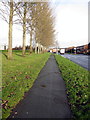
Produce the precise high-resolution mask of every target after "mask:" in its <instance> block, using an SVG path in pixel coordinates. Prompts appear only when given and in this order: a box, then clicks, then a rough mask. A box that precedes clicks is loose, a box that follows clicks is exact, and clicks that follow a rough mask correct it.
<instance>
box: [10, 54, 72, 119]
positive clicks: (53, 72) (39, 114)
mask: <svg viewBox="0 0 90 120" xmlns="http://www.w3.org/2000/svg"><path fill="white" fill-rule="evenodd" d="M71 116H72V113H71V111H70V108H69V105H68V101H67V95H66V88H65V84H64V81H63V79H62V78H61V75H60V72H59V69H58V66H57V63H56V61H55V58H54V56H50V58H49V60H48V61H47V63H46V65H45V66H44V68H43V69H42V70H41V72H40V74H39V76H38V78H37V80H36V81H35V82H34V85H33V87H32V88H31V89H30V90H29V92H28V93H27V95H26V96H25V98H24V99H23V100H21V101H20V103H19V104H18V105H17V106H16V108H15V109H14V110H13V112H12V113H11V115H10V116H9V118H71Z"/></svg>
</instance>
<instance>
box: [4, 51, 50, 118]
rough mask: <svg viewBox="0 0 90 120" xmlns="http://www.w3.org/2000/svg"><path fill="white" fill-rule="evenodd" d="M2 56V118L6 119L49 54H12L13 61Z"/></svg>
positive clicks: (28, 87)
mask: <svg viewBox="0 0 90 120" xmlns="http://www.w3.org/2000/svg"><path fill="white" fill-rule="evenodd" d="M5 54H6V53H5V52H4V54H3V55H2V63H3V67H2V71H3V72H2V78H3V80H2V116H3V118H7V117H8V116H9V115H10V112H11V110H12V109H13V108H14V107H15V105H16V104H17V103H18V102H19V101H20V100H21V99H23V96H24V93H25V92H27V91H28V90H29V89H30V88H31V87H32V85H33V83H34V81H35V79H36V78H37V76H38V74H39V72H40V71H41V69H42V68H43V66H44V65H45V63H46V61H47V60H48V58H49V56H50V54H49V53H45V54H31V55H29V53H26V56H25V57H22V56H21V55H22V53H20V52H13V58H14V59H13V60H8V59H6V56H5Z"/></svg>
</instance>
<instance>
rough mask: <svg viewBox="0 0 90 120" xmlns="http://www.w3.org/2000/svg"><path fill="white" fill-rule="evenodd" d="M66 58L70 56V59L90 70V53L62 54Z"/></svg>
mask: <svg viewBox="0 0 90 120" xmlns="http://www.w3.org/2000/svg"><path fill="white" fill-rule="evenodd" d="M61 56H63V57H65V58H68V59H69V60H71V61H73V62H75V63H77V64H79V65H80V66H82V67H84V68H85V69H87V70H90V65H89V63H90V56H89V55H82V54H77V55H73V54H64V55H61Z"/></svg>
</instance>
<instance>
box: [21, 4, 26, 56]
mask: <svg viewBox="0 0 90 120" xmlns="http://www.w3.org/2000/svg"><path fill="white" fill-rule="evenodd" d="M26 9H27V3H25V6H24V17H23V48H22V56H24V55H25V49H26V48H25V47H26Z"/></svg>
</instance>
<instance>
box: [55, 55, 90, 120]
mask: <svg viewBox="0 0 90 120" xmlns="http://www.w3.org/2000/svg"><path fill="white" fill-rule="evenodd" d="M55 58H56V61H57V63H58V66H59V68H60V72H61V74H62V77H63V79H64V80H65V84H66V88H67V96H68V100H69V103H70V107H71V110H72V112H73V115H74V118H75V119H88V117H89V116H88V115H89V114H90V113H89V108H90V104H88V95H89V91H88V77H89V71H87V70H85V69H84V68H82V67H80V66H79V65H77V64H75V63H73V62H72V61H70V60H68V59H66V58H64V57H62V56H60V55H55Z"/></svg>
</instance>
